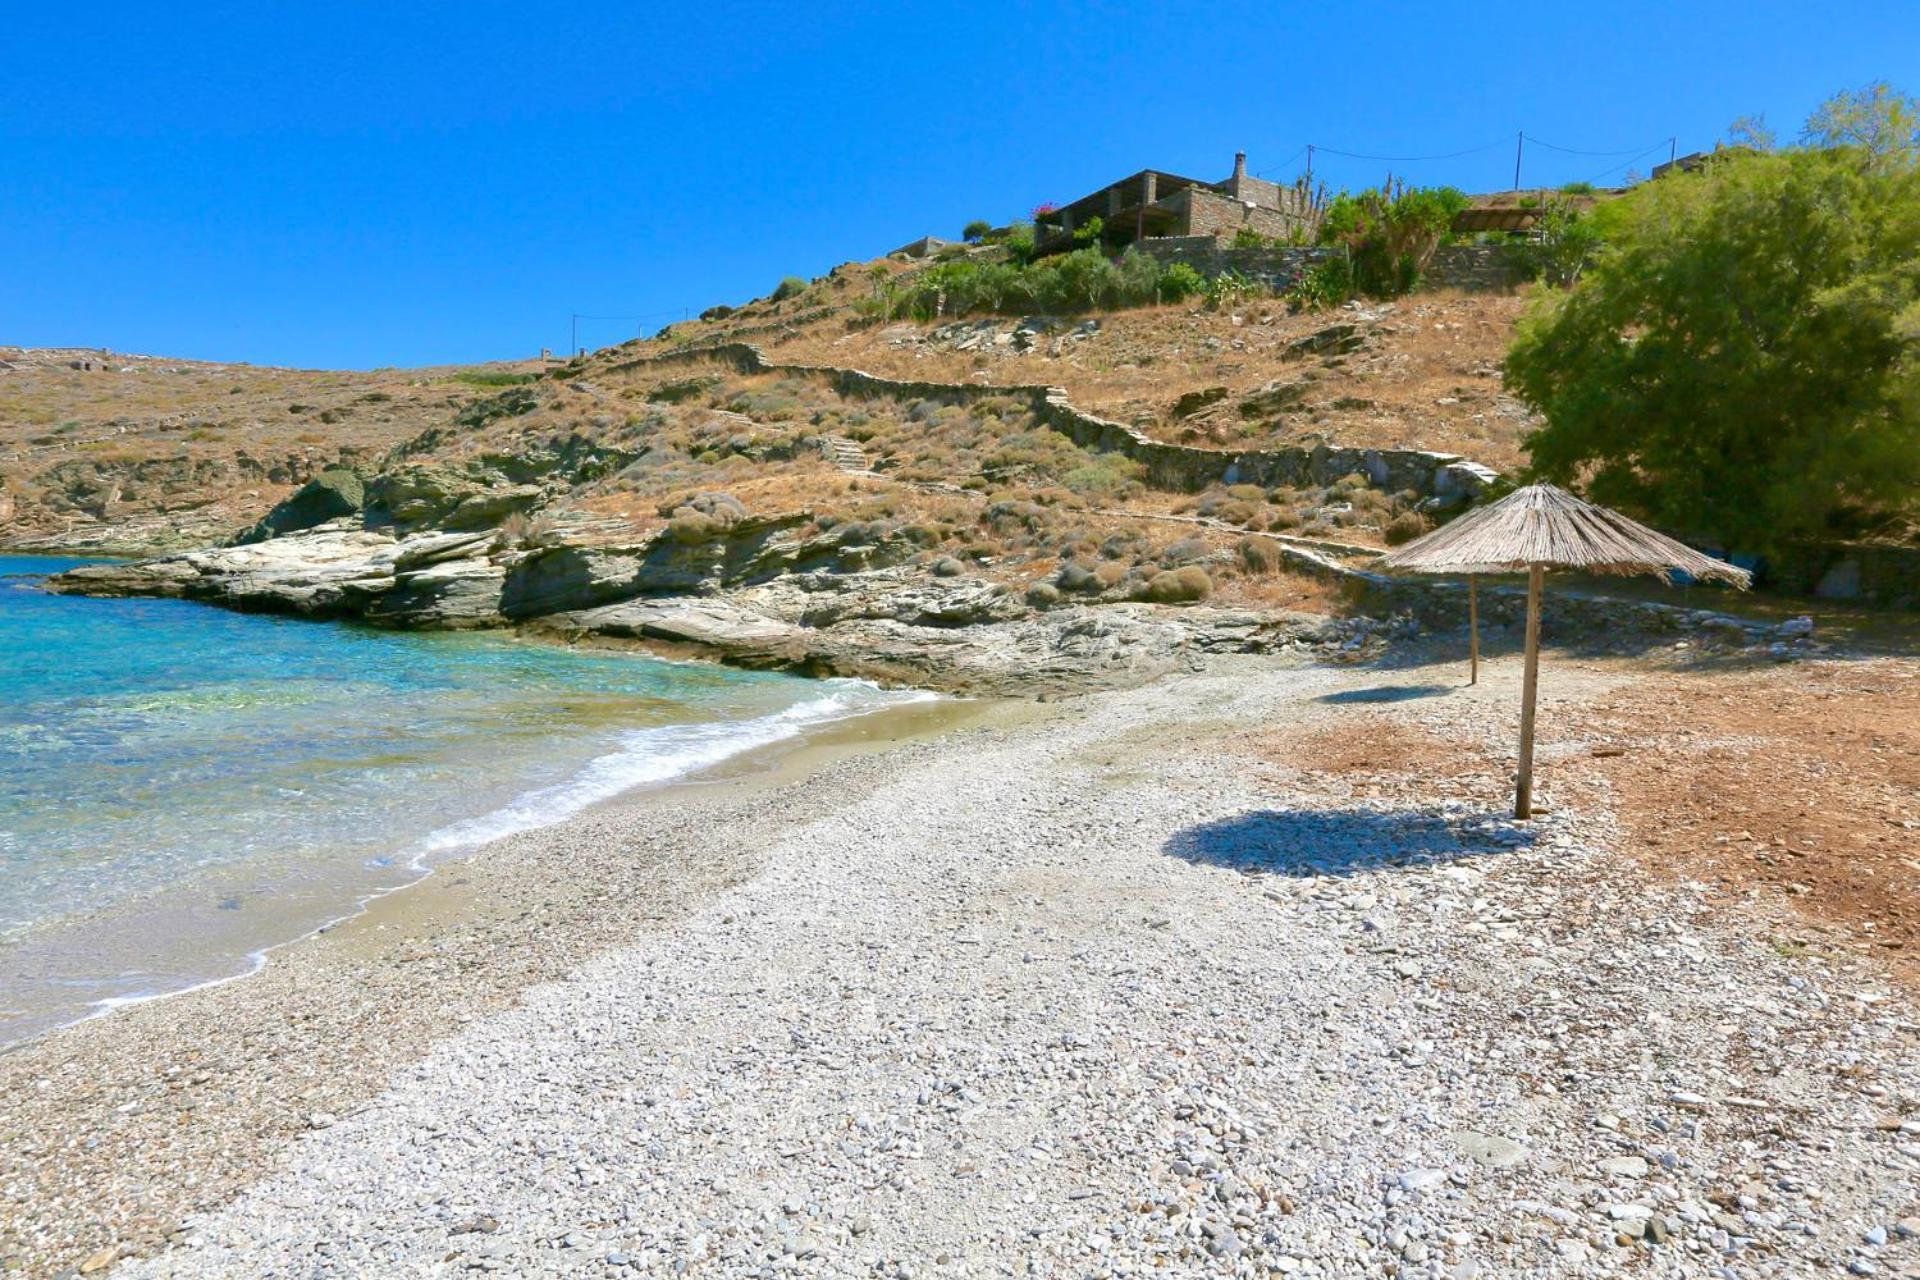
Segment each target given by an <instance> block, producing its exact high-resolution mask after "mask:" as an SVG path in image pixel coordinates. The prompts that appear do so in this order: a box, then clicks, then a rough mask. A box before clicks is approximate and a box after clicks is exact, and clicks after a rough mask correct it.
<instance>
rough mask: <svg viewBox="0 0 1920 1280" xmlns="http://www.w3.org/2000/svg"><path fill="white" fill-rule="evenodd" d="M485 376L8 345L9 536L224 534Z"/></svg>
mask: <svg viewBox="0 0 1920 1280" xmlns="http://www.w3.org/2000/svg"><path fill="white" fill-rule="evenodd" d="M506 368H508V366H485V367H484V368H482V369H477V370H461V369H452V368H447V369H419V370H391V369H389V370H377V371H374V372H370V373H357V372H327V371H316V370H302V369H276V368H262V367H259V366H254V365H244V364H220V363H215V362H207V361H194V360H176V359H170V358H166V357H159V356H141V355H120V354H113V353H104V352H101V351H98V350H90V349H73V348H60V349H37V350H36V349H23V348H19V347H0V538H4V540H5V542H6V544H7V545H10V546H15V547H32V546H47V547H60V548H68V549H98V548H126V549H159V548H172V547H187V546H205V545H208V544H210V543H216V542H221V541H224V540H226V539H227V538H229V537H231V536H233V535H234V534H235V533H237V532H238V531H239V530H241V529H243V528H245V527H246V526H247V525H249V524H251V523H253V521H255V520H257V519H258V518H259V517H260V515H261V514H262V513H263V512H265V511H266V510H267V509H268V508H270V507H271V506H273V505H274V504H275V503H276V502H279V501H280V500H281V499H283V498H285V497H286V496H287V495H289V494H290V493H292V492H293V491H294V490H295V489H297V488H298V487H299V486H300V485H302V484H305V483H306V482H307V481H308V480H310V479H312V478H313V477H314V476H315V475H317V474H319V472H320V471H321V470H323V469H324V468H326V467H329V466H348V467H363V468H364V467H370V466H377V465H378V462H379V460H380V459H381V458H382V457H383V456H384V454H385V453H386V451H387V450H388V449H390V448H392V447H393V445H395V444H396V443H398V442H399V441H401V440H404V439H407V438H409V437H410V436H412V435H414V434H416V433H417V432H419V431H421V430H423V429H424V428H425V427H427V426H429V425H431V424H432V423H434V422H438V421H443V420H444V419H446V418H447V416H448V415H449V414H450V413H452V412H454V411H456V410H457V409H458V407H459V406H460V405H462V404H465V403H467V402H468V401H470V400H472V399H473V398H475V396H476V395H477V394H480V393H479V392H477V391H476V389H475V387H474V386H472V385H471V384H470V382H468V381H463V379H473V378H485V377H487V376H490V374H491V373H492V372H494V371H498V370H504V369H506Z"/></svg>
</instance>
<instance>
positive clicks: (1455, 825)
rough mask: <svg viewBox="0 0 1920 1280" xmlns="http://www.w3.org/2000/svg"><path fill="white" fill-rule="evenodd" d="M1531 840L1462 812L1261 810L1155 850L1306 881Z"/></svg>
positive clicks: (1179, 834) (1497, 821)
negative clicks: (1307, 878)
mask: <svg viewBox="0 0 1920 1280" xmlns="http://www.w3.org/2000/svg"><path fill="white" fill-rule="evenodd" d="M1533 842H1534V833H1533V832H1532V831H1531V830H1529V829H1528V828H1526V827H1524V826H1520V825H1518V824H1515V823H1513V822H1511V821H1510V820H1508V819H1506V818H1504V817H1498V816H1493V815H1489V814H1485V813H1476V812H1469V811H1462V812H1460V813H1458V814H1443V813H1426V812H1419V811H1407V810H1380V809H1293V810H1280V809H1264V810H1260V811H1258V812H1255V813H1243V814H1238V815H1236V816H1234V817H1231V818H1222V819H1220V820H1218V821H1215V822H1205V823H1201V824H1200V825H1198V826H1194V827H1188V828H1186V829H1185V830H1182V831H1176V832H1175V833H1174V834H1173V836H1172V837H1171V838H1169V839H1168V841H1167V842H1166V844H1165V845H1164V846H1163V850H1162V851H1163V852H1165V853H1168V854H1171V855H1172V856H1174V857H1176V858H1181V859H1184V860H1185V861H1187V862H1193V863H1198V864H1201V865H1204V866H1215V867H1229V868H1232V869H1233V870H1236V871H1252V872H1263V873H1266V874H1270V875H1283V876H1299V877H1302V878H1306V877H1313V876H1350V875H1360V874H1363V873H1365V872H1370V871H1384V870H1390V869H1392V868H1395V867H1406V868H1419V867H1432V866H1439V865H1442V864H1445V863H1449V862H1458V861H1461V860H1462V859H1467V858H1481V857H1486V856H1488V855H1490V854H1498V853H1506V852H1508V851H1510V850H1513V849H1519V848H1525V847H1526V846H1528V845H1531V844H1532V843H1533Z"/></svg>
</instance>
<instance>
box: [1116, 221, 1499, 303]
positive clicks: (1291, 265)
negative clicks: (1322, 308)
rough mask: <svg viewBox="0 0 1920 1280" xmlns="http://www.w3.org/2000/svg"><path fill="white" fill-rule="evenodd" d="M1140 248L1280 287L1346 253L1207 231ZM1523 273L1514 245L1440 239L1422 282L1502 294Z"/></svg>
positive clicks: (1211, 272)
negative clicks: (1233, 242) (1245, 245)
mask: <svg viewBox="0 0 1920 1280" xmlns="http://www.w3.org/2000/svg"><path fill="white" fill-rule="evenodd" d="M1140 247H1141V249H1142V251H1143V252H1145V253H1147V254H1150V255H1151V256H1153V257H1155V258H1158V259H1160V260H1161V261H1163V262H1184V263H1186V264H1187V265H1188V266H1190V267H1192V268H1193V269H1194V270H1195V271H1198V272H1199V273H1200V274H1201V275H1205V276H1217V275H1221V274H1223V273H1224V272H1227V271H1234V272H1238V273H1239V274H1240V275H1243V276H1246V277H1247V278H1248V279H1250V280H1256V281H1258V282H1260V283H1261V284H1263V285H1265V286H1267V287H1268V288H1270V289H1273V290H1276V291H1279V292H1284V291H1285V290H1287V289H1289V288H1291V287H1293V285H1294V283H1295V282H1296V281H1298V280H1299V279H1300V277H1301V276H1302V275H1304V274H1306V272H1307V271H1308V270H1309V269H1311V268H1312V267H1313V266H1314V265H1315V264H1316V263H1320V262H1325V261H1326V260H1327V259H1329V258H1336V257H1339V256H1340V254H1341V253H1342V252H1344V250H1341V249H1335V248H1329V247H1327V246H1325V245H1279V246H1274V247H1270V248H1259V249H1236V248H1232V247H1230V246H1229V245H1227V244H1226V243H1224V242H1223V241H1221V240H1220V239H1218V238H1216V237H1214V236H1211V235H1192V236H1166V237H1163V238H1161V239H1157V240H1143V241H1141V243H1140ZM1526 276H1527V261H1526V254H1525V251H1524V250H1523V249H1522V248H1521V247H1520V246H1518V245H1506V244H1443V245H1441V246H1440V247H1439V248H1438V249H1435V250H1434V252H1433V261H1432V262H1430V263H1428V264H1427V270H1426V275H1425V278H1424V282H1425V284H1426V285H1427V286H1428V287H1430V288H1435V289H1467V290H1471V291H1474V292H1481V293H1500V292H1505V291H1507V290H1510V289H1513V288H1515V287H1516V286H1518V285H1519V284H1520V283H1521V282H1522V281H1523V280H1525V279H1526Z"/></svg>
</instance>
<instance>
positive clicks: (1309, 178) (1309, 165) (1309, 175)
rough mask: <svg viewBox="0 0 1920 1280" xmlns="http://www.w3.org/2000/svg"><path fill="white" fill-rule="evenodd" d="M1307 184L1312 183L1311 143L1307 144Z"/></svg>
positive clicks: (1310, 184)
mask: <svg viewBox="0 0 1920 1280" xmlns="http://www.w3.org/2000/svg"><path fill="white" fill-rule="evenodd" d="M1307 185H1308V186H1309V187H1311V186H1312V185H1313V144H1312V143H1311V142H1309V143H1308V144H1307Z"/></svg>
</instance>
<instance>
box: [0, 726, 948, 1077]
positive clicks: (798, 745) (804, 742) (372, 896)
mask: <svg viewBox="0 0 1920 1280" xmlns="http://www.w3.org/2000/svg"><path fill="white" fill-rule="evenodd" d="M913 694H914V696H910V697H904V698H902V699H901V700H899V701H897V702H893V703H890V704H888V705H885V706H881V707H870V708H864V709H861V710H857V711H851V712H848V713H847V714H845V715H840V716H833V717H828V718H822V719H819V720H815V721H812V722H810V723H809V724H808V726H807V729H808V730H811V731H812V732H811V733H810V732H808V731H806V730H803V731H799V732H795V733H793V734H783V735H781V736H778V737H772V738H768V739H767V740H765V741H760V742H755V743H752V744H750V745H745V746H742V747H741V748H740V749H739V750H737V751H733V752H730V753H728V754H726V755H724V756H721V757H718V758H715V759H713V760H710V761H706V762H703V763H702V764H700V765H698V766H696V767H693V768H690V769H689V770H688V771H687V772H685V773H682V774H677V775H675V776H673V777H670V778H661V779H650V780H646V781H637V782H633V783H631V784H627V785H623V786H621V787H619V788H617V789H615V790H612V791H609V792H607V793H606V794H604V795H595V796H593V797H592V799H590V800H589V801H588V802H586V803H584V804H582V805H580V806H579V807H578V808H575V809H571V810H569V811H567V812H565V813H561V814H557V815H555V816H553V817H552V818H551V819H550V820H547V821H541V822H537V823H533V824H529V825H514V826H512V827H511V828H510V829H505V830H501V831H499V832H498V833H496V834H492V835H488V836H485V837H484V838H481V839H477V840H471V841H457V842H455V843H450V844H445V845H441V846H438V847H435V848H433V849H430V850H422V851H421V853H420V854H419V855H418V856H417V857H416V858H415V859H413V860H412V862H411V863H410V864H409V865H410V867H411V868H412V869H413V870H414V871H416V872H417V874H416V875H415V876H414V877H413V878H412V879H409V880H406V881H404V882H402V883H399V884H395V885H391V886H388V887H386V888H382V889H378V890H375V891H373V892H371V893H367V894H364V895H362V896H361V897H360V898H359V900H357V901H356V902H355V903H354V904H353V906H352V907H350V908H349V909H347V910H345V911H342V912H341V913H340V914H338V915H336V916H334V917H333V918H331V919H329V920H326V921H323V922H322V923H320V924H317V925H315V926H313V927H312V928H310V929H307V930H306V931H305V932H303V933H301V934H299V935H298V936H296V937H291V938H286V939H283V940H281V941H278V942H272V943H269V944H267V945H265V946H262V947H260V948H258V949H257V950H255V951H253V952H251V953H249V955H248V957H247V958H248V961H249V963H248V965H247V967H246V968H245V969H242V970H240V971H239V972H236V973H230V974H224V975H221V976H218V977H212V978H208V979H206V980H204V981H201V982H196V983H193V984H192V985H190V986H185V987H180V988H177V989H174V990H167V991H154V992H149V993H145V994H140V995H130V996H117V997H107V998H104V999H102V1000H99V1001H97V1002H95V1005H94V1007H93V1008H92V1011H91V1012H88V1013H85V1014H82V1015H81V1016H80V1017H77V1018H73V1019H70V1020H69V1021H66V1022H61V1023H57V1024H55V1025H53V1026H50V1027H46V1028H44V1029H42V1030H39V1031H36V1032H35V1033H33V1034H32V1035H29V1036H27V1037H25V1038H24V1039H20V1040H15V1041H10V1042H6V1043H0V1055H5V1054H8V1053H11V1052H14V1051H17V1050H20V1049H24V1048H26V1047H28V1046H30V1045H33V1044H34V1043H36V1042H38V1041H40V1040H42V1039H44V1038H45V1037H47V1036H50V1035H52V1034H54V1033H56V1032H59V1031H62V1030H65V1029H67V1028H69V1027H75V1026H79V1025H80V1024H82V1023H86V1022H92V1021H94V1020H96V1019H99V1018H104V1017H106V1016H108V1015H110V1014H113V1013H117V1012H119V1011H121V1010H123V1009H128V1008H132V1007H134V1006H137V1005H145V1004H153V1003H157V1002H160V1001H165V1000H172V999H175V998H178V997H181V996H187V995H191V994H194V993H196V992H200V991H206V990H210V989H212V988H215V987H223V986H226V985H228V984H230V983H235V982H239V981H241V980H242V979H245V978H251V977H254V976H256V975H258V974H259V973H260V972H261V971H262V970H264V969H265V968H266V967H267V965H268V963H269V962H270V961H271V959H272V957H273V956H274V955H275V954H276V953H278V952H284V951H287V950H289V949H290V948H293V947H297V946H299V945H300V944H302V943H304V942H308V941H310V940H312V939H314V938H316V937H319V936H321V935H323V934H328V933H332V932H334V931H335V930H337V929H339V928H341V927H342V926H346V925H351V924H353V923H354V922H356V921H360V920H364V919H365V918H367V916H368V914H369V912H370V911H372V910H373V909H374V908H375V906H376V905H378V904H380V903H382V902H384V901H386V900H388V899H393V898H397V897H400V896H401V895H404V894H406V893H408V892H409V891H415V890H420V889H423V888H425V887H426V886H427V885H428V884H429V882H430V880H431V878H432V877H433V875H434V874H435V873H436V872H438V871H441V870H443V869H445V868H447V867H450V866H454V865H457V864H459V863H462V862H464V861H466V860H468V859H472V858H476V857H480V856H482V855H483V854H485V852H486V850H487V849H488V847H489V846H491V845H493V844H495V843H497V842H499V841H502V840H506V839H510V838H512V837H514V836H519V835H527V834H532V833H536V832H539V831H542V830H545V829H548V828H551V827H556V826H560V825H562V824H564V823H567V822H569V821H571V820H573V819H575V818H578V817H580V816H582V815H584V814H588V813H591V812H592V811H593V810H594V809H596V808H600V807H603V806H612V805H619V804H632V803H636V802H637V801H638V800H639V798H640V797H641V796H644V795H651V796H654V797H658V798H660V799H662V800H664V799H665V798H666V797H667V795H668V793H670V792H671V791H672V790H673V789H674V788H676V787H681V786H698V785H726V784H734V785H741V784H745V785H751V784H753V783H754V782H756V781H762V782H765V781H771V780H774V779H777V778H778V777H780V776H781V775H782V774H783V773H787V772H789V769H788V766H786V764H785V763H784V762H783V761H781V760H780V759H779V758H778V753H780V752H783V751H786V752H793V753H795V754H796V755H799V756H801V757H803V758H804V756H805V754H806V753H807V752H808V751H809V749H810V748H811V749H813V750H816V751H818V752H820V753H821V754H822V756H823V757H827V756H831V755H833V754H836V752H835V751H834V747H835V745H836V742H835V739H834V736H833V730H834V729H835V728H842V727H845V726H849V725H851V724H853V723H854V722H861V721H871V722H874V724H875V725H876V726H881V725H885V724H887V723H889V722H890V721H894V720H906V719H907V717H908V716H910V715H911V714H912V713H915V712H918V713H922V716H924V713H926V712H928V711H929V710H931V709H935V708H936V707H937V708H940V709H944V710H950V711H961V712H964V711H968V710H970V709H971V708H969V707H968V706H967V703H968V701H969V700H963V699H954V698H949V697H946V696H943V695H941V694H937V693H932V692H929V691H920V690H916V691H913ZM773 718H776V717H769V719H773ZM908 723H911V722H910V721H908ZM935 723H937V721H935ZM942 727H944V726H942ZM816 734H817V735H818V737H819V739H820V740H819V741H818V742H810V741H809V740H808V739H809V738H810V737H813V736H815V735H816ZM908 736H915V735H914V734H913V731H912V730H908ZM860 741H861V735H850V736H847V737H844V738H841V739H839V742H838V745H840V746H842V747H844V746H845V745H847V744H849V743H853V744H858V743H859V742H860ZM799 768H800V769H801V771H804V765H802V766H799ZM710 772H711V773H716V774H719V775H720V776H716V777H713V778H708V777H705V776H704V775H706V774H708V773H710ZM487 816H489V817H491V816H493V815H487Z"/></svg>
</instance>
